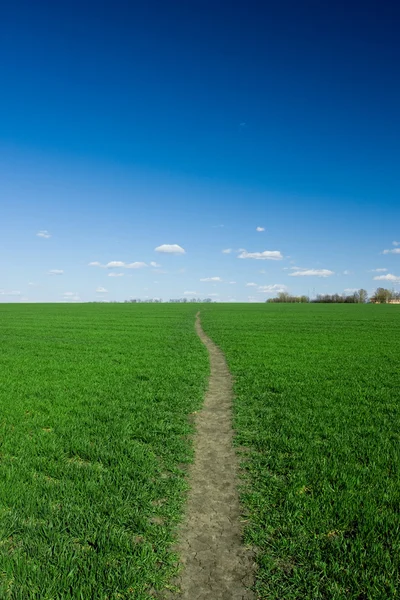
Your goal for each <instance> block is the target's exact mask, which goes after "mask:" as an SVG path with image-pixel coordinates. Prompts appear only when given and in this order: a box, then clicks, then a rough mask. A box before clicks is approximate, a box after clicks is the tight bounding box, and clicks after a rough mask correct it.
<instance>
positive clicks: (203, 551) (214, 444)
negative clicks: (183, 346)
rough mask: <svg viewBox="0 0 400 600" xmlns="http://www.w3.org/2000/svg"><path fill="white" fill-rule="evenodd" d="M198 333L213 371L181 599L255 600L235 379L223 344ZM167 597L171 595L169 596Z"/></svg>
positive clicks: (183, 537) (201, 419)
mask: <svg viewBox="0 0 400 600" xmlns="http://www.w3.org/2000/svg"><path fill="white" fill-rule="evenodd" d="M196 331H197V333H198V335H199V337H200V339H201V340H202V342H203V343H204V344H205V346H206V347H207V349H208V352H209V355H210V366H211V374H210V380H209V387H208V391H207V394H206V397H205V402H204V406H203V409H202V410H201V412H199V413H198V414H197V416H196V436H195V438H194V450H195V461H194V464H193V465H191V468H190V472H189V481H190V486H191V489H190V492H189V496H188V502H187V506H186V515H185V520H184V523H183V525H182V527H181V529H180V535H179V543H178V546H177V548H176V549H177V551H178V552H179V554H180V557H181V563H182V572H181V574H180V577H179V579H178V581H176V585H177V586H178V587H179V588H180V590H181V591H180V593H179V594H176V595H174V596H172V597H174V598H179V599H180V600H206V599H207V600H253V599H254V598H255V595H254V593H253V592H252V591H251V590H250V587H251V586H252V584H253V582H254V555H253V552H252V550H251V549H250V548H246V547H245V546H244V545H243V541H242V527H241V523H240V518H241V515H242V511H241V509H240V505H239V497H238V492H237V471H238V459H237V456H236V453H235V450H234V448H233V445H232V439H233V430H232V378H231V375H230V373H229V370H228V367H227V365H226V362H225V358H224V355H223V354H222V352H221V351H220V350H219V348H218V347H217V346H216V345H215V344H214V342H212V341H211V340H210V339H209V338H208V337H207V336H206V335H205V333H204V331H203V329H202V327H201V324H200V318H199V314H197V315H196ZM168 597H171V596H170V595H169V596H168Z"/></svg>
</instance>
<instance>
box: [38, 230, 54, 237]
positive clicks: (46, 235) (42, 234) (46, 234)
mask: <svg viewBox="0 0 400 600" xmlns="http://www.w3.org/2000/svg"><path fill="white" fill-rule="evenodd" d="M36 235H37V236H38V237H40V238H46V239H47V238H49V237H51V233H49V232H48V231H47V230H46V229H42V231H38V232H37V234H36Z"/></svg>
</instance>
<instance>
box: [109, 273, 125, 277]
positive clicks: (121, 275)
mask: <svg viewBox="0 0 400 600" xmlns="http://www.w3.org/2000/svg"><path fill="white" fill-rule="evenodd" d="M108 276H109V277H123V276H124V274H123V273H108Z"/></svg>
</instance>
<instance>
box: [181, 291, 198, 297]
mask: <svg viewBox="0 0 400 600" xmlns="http://www.w3.org/2000/svg"><path fill="white" fill-rule="evenodd" d="M183 295H184V296H197V292H183Z"/></svg>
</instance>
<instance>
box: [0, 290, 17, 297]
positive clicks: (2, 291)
mask: <svg viewBox="0 0 400 600" xmlns="http://www.w3.org/2000/svg"><path fill="white" fill-rule="evenodd" d="M20 295H21V292H19V291H18V290H12V291H11V292H6V291H5V290H0V296H20Z"/></svg>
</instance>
